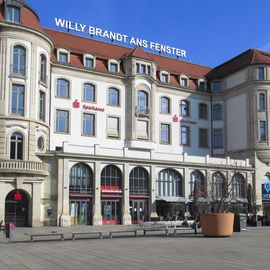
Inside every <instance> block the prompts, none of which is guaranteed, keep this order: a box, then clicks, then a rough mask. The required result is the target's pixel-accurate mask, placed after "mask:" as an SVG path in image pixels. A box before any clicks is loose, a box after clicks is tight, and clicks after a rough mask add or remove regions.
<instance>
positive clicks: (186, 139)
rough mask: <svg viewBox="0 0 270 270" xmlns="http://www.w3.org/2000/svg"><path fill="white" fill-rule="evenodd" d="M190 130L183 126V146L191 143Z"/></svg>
mask: <svg viewBox="0 0 270 270" xmlns="http://www.w3.org/2000/svg"><path fill="white" fill-rule="evenodd" d="M189 138H190V129H189V127H185V126H181V144H182V145H189V143H190V140H189Z"/></svg>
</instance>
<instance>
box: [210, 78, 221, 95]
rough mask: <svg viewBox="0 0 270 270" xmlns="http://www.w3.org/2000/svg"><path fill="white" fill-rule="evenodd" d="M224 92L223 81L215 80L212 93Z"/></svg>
mask: <svg viewBox="0 0 270 270" xmlns="http://www.w3.org/2000/svg"><path fill="white" fill-rule="evenodd" d="M221 90H222V87H221V80H214V81H213V82H212V91H213V92H214V93H218V92H221Z"/></svg>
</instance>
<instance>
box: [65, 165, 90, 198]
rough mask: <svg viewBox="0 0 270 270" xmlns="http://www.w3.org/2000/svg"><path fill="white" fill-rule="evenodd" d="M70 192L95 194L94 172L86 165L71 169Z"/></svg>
mask: <svg viewBox="0 0 270 270" xmlns="http://www.w3.org/2000/svg"><path fill="white" fill-rule="evenodd" d="M69 192H71V193H88V194H92V193H93V172H92V170H91V168H90V167H88V166H87V165H86V164H83V163H78V164H75V165H74V166H73V167H72V168H71V169H70V175H69Z"/></svg>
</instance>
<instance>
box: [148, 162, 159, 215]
mask: <svg viewBox="0 0 270 270" xmlns="http://www.w3.org/2000/svg"><path fill="white" fill-rule="evenodd" d="M156 178H157V176H156V166H154V165H152V166H151V171H150V201H149V214H150V215H149V216H150V220H157V219H158V215H157V205H156Z"/></svg>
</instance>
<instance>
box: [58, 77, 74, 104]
mask: <svg viewBox="0 0 270 270" xmlns="http://www.w3.org/2000/svg"><path fill="white" fill-rule="evenodd" d="M59 81H65V82H67V96H61V95H59V93H60V92H58V91H60V88H59V87H60V83H59ZM70 97H71V82H70V80H68V79H66V78H62V77H61V78H57V79H56V91H55V98H62V99H70Z"/></svg>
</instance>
